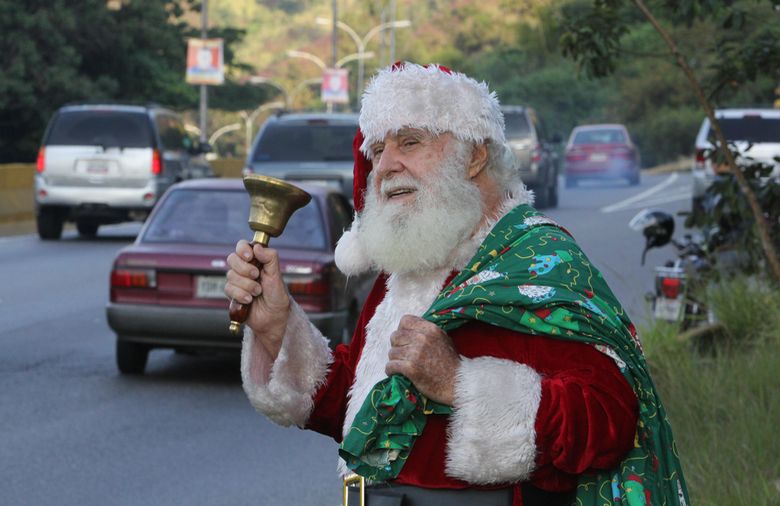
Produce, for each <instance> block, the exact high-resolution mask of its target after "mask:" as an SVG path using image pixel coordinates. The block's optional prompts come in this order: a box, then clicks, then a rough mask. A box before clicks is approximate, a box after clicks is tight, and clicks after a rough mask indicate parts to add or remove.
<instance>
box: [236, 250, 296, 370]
mask: <svg viewBox="0 0 780 506" xmlns="http://www.w3.org/2000/svg"><path fill="white" fill-rule="evenodd" d="M252 259H257V262H258V264H259V265H260V266H261V268H262V271H261V272H260V271H258V268H257V267H256V266H255V265H253V264H252ZM227 263H228V266H230V270H229V271H228V272H227V283H226V284H225V295H227V296H228V297H230V298H231V299H233V300H235V301H236V302H240V303H242V304H251V307H250V309H249V316H248V317H247V320H246V322H245V323H246V325H247V326H248V327H249V328H250V329H252V331H253V332H254V334H255V336H256V337H257V338H258V339H259V340H260V342H261V343H262V344H263V346H264V347H265V349H266V350H267V351H268V353H269V354H270V355H271V357H272V358H273V359H276V357H277V355H278V354H279V350H280V349H281V348H282V339H283V338H284V332H285V329H286V328H287V319H288V317H289V314H290V296H289V294H288V293H287V288H286V287H285V285H284V280H283V279H282V274H281V272H280V270H279V255H278V254H277V252H276V250H273V249H269V248H264V247H262V246H260V245H259V244H255V245H254V247H252V246H251V245H250V244H249V243H248V242H247V241H245V240H243V239H242V240H240V241H238V243H237V244H236V251H235V253H231V254H230V255H229V256H228V257H227ZM258 277H259V279H258Z"/></svg>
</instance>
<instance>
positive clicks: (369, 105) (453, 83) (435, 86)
mask: <svg viewBox="0 0 780 506" xmlns="http://www.w3.org/2000/svg"><path fill="white" fill-rule="evenodd" d="M361 104H362V105H361V109H360V119H359V125H360V127H359V128H358V131H357V133H356V134H355V138H354V141H353V143H352V150H353V154H354V157H355V165H354V179H353V189H352V195H353V199H354V204H355V210H356V211H357V212H358V213H359V212H360V211H361V210H362V209H363V202H364V193H365V191H366V185H367V184H368V183H367V182H368V174H369V172H370V171H371V168H372V165H371V160H370V156H371V152H370V147H371V145H372V144H374V143H375V142H378V141H382V140H383V139H384V138H385V136H386V135H387V134H392V133H396V132H398V131H399V130H401V129H402V128H407V127H412V128H420V129H424V130H427V131H429V132H431V133H433V134H441V133H444V132H450V133H451V134H452V135H453V136H455V138H457V139H460V140H463V141H473V142H477V143H479V142H484V141H486V140H489V141H491V142H495V143H499V144H503V143H504V142H505V140H506V139H505V137H504V116H503V114H502V113H501V108H500V105H499V102H498V98H497V97H496V94H495V93H494V92H491V91H490V90H489V89H488V86H487V84H485V83H484V82H477V81H476V80H474V79H472V78H470V77H468V76H467V75H465V74H462V73H460V72H454V71H452V70H450V69H448V68H447V67H444V66H441V65H417V64H414V63H408V62H396V63H394V64H393V65H391V66H390V67H387V68H384V69H382V70H380V71H379V73H377V74H376V76H374V78H373V79H372V80H371V82H370V83H369V85H368V87H367V88H366V90H365V92H364V93H363V97H362V102H361ZM355 225H356V224H355V223H353V225H352V228H351V229H350V230H349V231H347V232H345V233H344V235H343V236H342V238H341V240H340V241H339V244H338V246H337V248H336V263H337V264H338V266H339V268H340V269H341V270H342V271H344V272H346V273H348V274H350V273H358V272H363V271H365V270H367V269H368V267H369V265H368V261H367V259H366V258H365V255H364V254H363V253H362V251H360V246H359V244H358V241H357V238H356V237H355V234H354V229H355V228H356V227H355Z"/></svg>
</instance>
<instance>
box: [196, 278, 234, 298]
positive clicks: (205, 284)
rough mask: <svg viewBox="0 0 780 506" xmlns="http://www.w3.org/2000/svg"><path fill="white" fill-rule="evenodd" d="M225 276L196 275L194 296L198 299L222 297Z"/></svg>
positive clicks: (223, 296)
mask: <svg viewBox="0 0 780 506" xmlns="http://www.w3.org/2000/svg"><path fill="white" fill-rule="evenodd" d="M226 280H227V279H226V278H225V276H198V277H197V279H196V283H197V284H196V286H195V297H198V298H199V299H224V298H225V297H226V296H225V292H224V289H225V282H226Z"/></svg>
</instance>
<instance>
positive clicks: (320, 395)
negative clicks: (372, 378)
mask: <svg viewBox="0 0 780 506" xmlns="http://www.w3.org/2000/svg"><path fill="white" fill-rule="evenodd" d="M385 283H386V276H384V275H380V276H379V277H378V278H377V280H376V282H375V283H374V286H373V288H372V289H371V292H370V293H369V295H368V297H367V299H366V302H365V304H363V309H362V310H361V312H360V317H359V318H358V321H357V325H356V326H355V333H354V335H353V336H352V341H351V342H350V344H349V345H348V346H347V345H344V344H340V345H338V346H336V349H335V351H334V352H333V363H332V364H331V365H330V367H329V369H328V375H327V377H326V378H325V381H324V382H323V384H322V386H321V387H320V388H319V389H318V390H317V392H316V393H315V394H314V399H313V402H314V410H313V411H312V413H311V415H310V416H309V419H308V420H307V421H306V428H307V429H311V430H314V431H317V432H319V433H321V434H325V435H326V436H330V437H332V438H333V439H335V440H336V441H337V442H339V443H340V442H341V438H342V430H343V428H344V417H345V416H346V411H347V392H349V389H350V387H351V386H352V383H353V381H354V378H355V368H356V367H357V363H358V360H359V359H360V353H361V352H362V351H363V345H364V344H365V341H366V325H368V322H369V320H371V317H372V316H374V311H376V307H377V306H378V305H379V303H380V302H382V299H383V298H384V297H385V293H386V284H385Z"/></svg>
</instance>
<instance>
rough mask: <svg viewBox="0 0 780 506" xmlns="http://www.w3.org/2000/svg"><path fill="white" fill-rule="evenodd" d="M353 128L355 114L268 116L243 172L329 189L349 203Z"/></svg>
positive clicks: (354, 126)
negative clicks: (340, 193) (332, 189)
mask: <svg viewBox="0 0 780 506" xmlns="http://www.w3.org/2000/svg"><path fill="white" fill-rule="evenodd" d="M357 128H358V115H357V114H347V113H339V114H326V113H305V114H304V113H296V114H279V115H277V116H272V117H270V118H269V119H268V120H267V121H266V122H265V123H264V124H263V127H262V128H261V129H260V131H259V132H258V134H257V137H256V138H255V142H254V145H253V146H252V150H251V151H250V153H249V156H248V157H247V161H246V166H245V168H244V173H245V174H246V173H257V174H265V175H268V176H273V177H276V178H279V179H287V180H290V181H298V182H307V183H314V184H320V185H325V186H330V187H333V188H336V189H338V190H339V191H341V192H342V193H343V194H344V196H345V197H347V198H348V199H350V200H351V199H352V171H353V166H354V162H353V160H354V159H353V156H352V140H353V138H354V136H355V132H356V131H357Z"/></svg>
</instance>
